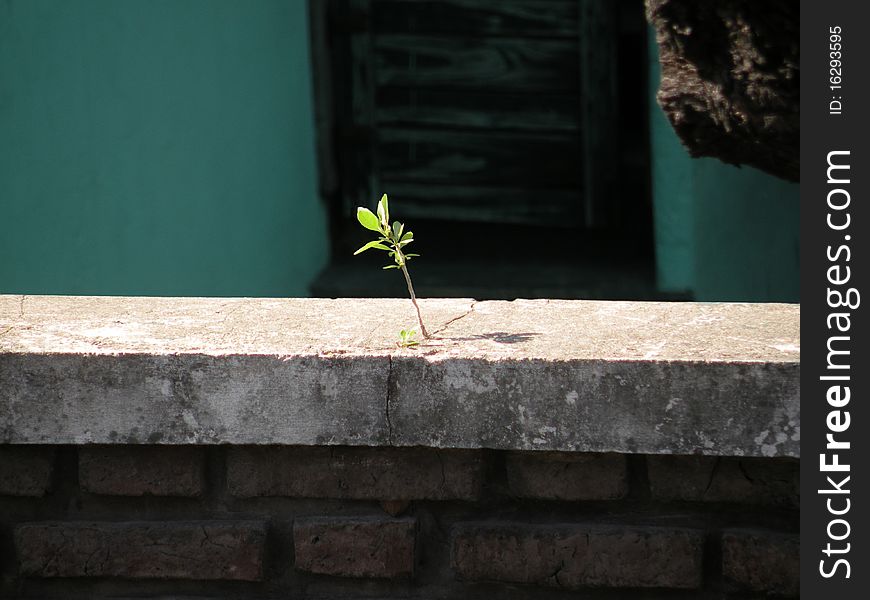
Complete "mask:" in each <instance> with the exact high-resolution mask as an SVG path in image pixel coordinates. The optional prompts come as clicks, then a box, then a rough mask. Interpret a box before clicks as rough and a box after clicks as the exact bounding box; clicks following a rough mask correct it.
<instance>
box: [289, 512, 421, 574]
mask: <svg viewBox="0 0 870 600" xmlns="http://www.w3.org/2000/svg"><path fill="white" fill-rule="evenodd" d="M415 532H416V520H415V519H410V518H405V519H380V518H368V519H366V518H351V519H346V518H332V517H321V518H307V519H297V520H296V521H295V522H294V523H293V547H294V550H295V554H296V569H298V570H300V571H307V572H309V573H319V574H322V575H336V576H339V577H379V578H387V579H400V578H409V577H412V576H413V574H414V556H415V548H414V546H415V541H416V533H415Z"/></svg>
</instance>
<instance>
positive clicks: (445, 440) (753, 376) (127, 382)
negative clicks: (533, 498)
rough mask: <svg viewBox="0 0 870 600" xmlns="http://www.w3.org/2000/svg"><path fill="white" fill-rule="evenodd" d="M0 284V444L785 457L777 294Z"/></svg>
mask: <svg viewBox="0 0 870 600" xmlns="http://www.w3.org/2000/svg"><path fill="white" fill-rule="evenodd" d="M421 307H422V310H423V315H424V319H426V321H427V326H428V328H429V329H430V330H431V331H433V332H435V337H434V339H432V340H429V341H427V342H426V343H424V344H423V345H421V346H418V347H416V348H404V349H403V348H397V347H396V344H395V339H396V333H397V332H398V330H399V329H401V328H403V327H408V326H412V325H413V324H414V323H415V318H414V312H413V308H412V306H411V304H410V302H409V301H407V300H400V299H395V300H389V299H383V300H320V299H281V300H277V299H204V298H85V297H35V296H29V297H21V296H0V442H5V443H115V442H117V443H130V442H133V443H137V442H141V443H247V444H250V443H260V444H267V443H278V444H302V445H309V444H348V445H387V444H392V445H401V446H416V445H422V446H434V447H456V448H479V447H488V448H503V449H540V450H578V451H579V450H582V451H592V452H609V451H614V452H644V453H665V454H671V453H673V454H686V453H700V454H711V455H736V456H799V440H800V408H799V400H800V387H799V374H800V342H799V339H800V329H799V320H800V309H799V307H798V306H797V305H777V304H756V305H751V304H695V303H633V302H583V301H547V300H535V301H530V300H518V301H515V302H473V301H471V300H423V301H422V302H421Z"/></svg>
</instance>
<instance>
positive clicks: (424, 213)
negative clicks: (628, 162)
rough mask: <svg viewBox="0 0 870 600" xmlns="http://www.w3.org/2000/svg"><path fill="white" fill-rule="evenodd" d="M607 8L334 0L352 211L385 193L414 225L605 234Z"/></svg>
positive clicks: (611, 37)
mask: <svg viewBox="0 0 870 600" xmlns="http://www.w3.org/2000/svg"><path fill="white" fill-rule="evenodd" d="M615 6H616V5H615V4H614V3H613V2H611V1H610V0H584V1H578V0H431V1H409V0H335V1H334V2H333V3H332V7H331V10H332V13H331V14H332V18H331V19H330V20H329V25H328V27H329V29H330V32H329V35H330V41H331V42H332V47H333V59H334V60H335V59H337V63H338V64H339V65H340V67H339V72H341V71H342V70H344V73H345V77H343V78H342V79H344V81H341V82H337V85H336V87H335V88H333V89H336V90H337V91H338V90H340V93H341V94H342V97H340V98H336V99H335V100H337V103H336V106H337V111H336V116H337V117H338V128H339V139H340V140H341V141H340V147H339V154H340V156H341V159H340V161H339V162H340V163H341V164H342V167H343V168H342V173H341V176H342V177H343V178H345V180H346V181H347V182H348V183H350V182H351V181H352V182H353V185H352V186H346V187H345V194H344V195H345V198H346V204H347V206H348V207H352V206H353V205H356V204H370V203H371V202H372V200H373V199H375V198H376V197H378V196H379V194H380V192H381V191H382V190H389V191H390V192H391V193H392V194H394V195H395V196H396V197H397V198H401V201H402V207H403V214H405V215H406V216H408V217H409V218H411V217H424V218H426V217H430V218H439V219H457V220H480V221H487V222H511V223H527V224H545V225H561V226H575V225H578V224H583V225H586V226H593V225H600V224H602V223H604V222H605V221H606V214H607V208H606V206H607V201H608V198H607V196H608V190H609V189H610V188H611V187H612V179H613V176H614V166H615V165H616V144H615V136H614V135H613V132H608V128H609V127H613V126H614V121H615V107H616V98H615V94H616V88H615V85H614V81H613V78H614V76H615V72H616V68H615V61H616V43H617V36H616V35H615V27H616V23H615V15H616V10H615ZM342 59H343V60H342ZM348 187H350V188H351V189H348Z"/></svg>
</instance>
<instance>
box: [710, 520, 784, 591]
mask: <svg viewBox="0 0 870 600" xmlns="http://www.w3.org/2000/svg"><path fill="white" fill-rule="evenodd" d="M722 574H723V575H724V576H725V580H726V581H727V582H729V583H730V584H731V585H733V586H734V587H736V588H738V589H740V590H748V591H752V592H764V593H768V594H774V595H777V596H787V597H796V596H798V593H799V592H800V540H799V538H798V536H797V535H788V534H777V533H767V532H758V531H728V532H725V533H724V534H723V535H722Z"/></svg>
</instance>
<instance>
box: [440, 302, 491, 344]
mask: <svg viewBox="0 0 870 600" xmlns="http://www.w3.org/2000/svg"><path fill="white" fill-rule="evenodd" d="M478 304H480V300H475V301H474V302H472V303H471V306H469V307H468V310H467V311H465V312H464V313H462V314H461V315H459V316H458V317H453V318H452V319H450V320H449V321H447V322H446V323H444V324H443V325H442V326H441V328H440V329H437V330H435V331H433V332H432V337H435V336H436V335H438V334H439V333H441V332H442V331H444V330H445V329H447V328H448V327H449V326H450V325H452V324H453V323H455V322H456V321H459V320H460V319H464V318H465V317H467V316H468V315H470V314H471V313H473V312H474V307H475V306H477V305H478Z"/></svg>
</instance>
